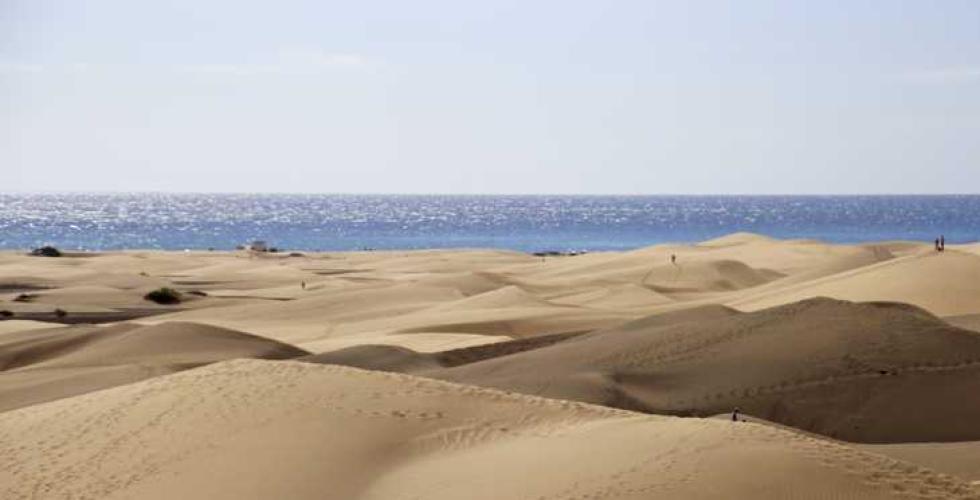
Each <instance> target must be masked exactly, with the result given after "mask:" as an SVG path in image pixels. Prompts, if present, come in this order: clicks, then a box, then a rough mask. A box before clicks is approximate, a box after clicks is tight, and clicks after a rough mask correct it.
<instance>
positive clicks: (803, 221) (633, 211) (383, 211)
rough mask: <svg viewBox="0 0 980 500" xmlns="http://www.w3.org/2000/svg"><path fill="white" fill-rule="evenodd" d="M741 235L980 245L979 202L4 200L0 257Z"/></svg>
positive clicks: (599, 243)
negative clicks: (50, 251) (11, 253)
mask: <svg viewBox="0 0 980 500" xmlns="http://www.w3.org/2000/svg"><path fill="white" fill-rule="evenodd" d="M736 231H751V232H757V233H762V234H766V235H769V236H774V237H779V238H816V239H821V240H826V241H830V242H857V241H869V240H891V239H907V240H924V241H932V239H933V238H935V237H936V236H938V235H939V234H940V233H941V234H944V235H945V236H946V240H947V241H948V242H950V243H955V242H966V241H977V240H980V195H956V196H543V195H542V196H491V195H487V196H443V195H427V196H412V195H280V194H147V193H131V194H0V248H6V249H27V248H32V247H36V246H39V245H42V244H52V245H55V246H58V247H59V248H64V249H88V250H109V249H126V248H128V249H135V248H147V249H149V248H154V249H204V248H215V249H230V248H234V247H235V246H236V245H238V244H242V243H245V242H248V241H251V240H256V239H260V240H266V241H268V242H269V244H270V245H274V246H278V247H280V248H283V249H291V250H292V249H295V250H354V249H362V248H374V249H412V248H461V247H465V248H474V247H489V248H507V249H514V250H527V251H533V250H563V251H569V250H619V249H630V248H637V247H641V246H645V245H651V244H655V243H662V242H695V241H702V240H705V239H709V238H713V237H717V236H721V235H724V234H728V233H732V232H736Z"/></svg>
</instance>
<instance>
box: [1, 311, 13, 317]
mask: <svg viewBox="0 0 980 500" xmlns="http://www.w3.org/2000/svg"><path fill="white" fill-rule="evenodd" d="M13 317H14V312H13V311H8V310H6V309H4V310H3V311H0V318H4V319H6V318H13Z"/></svg>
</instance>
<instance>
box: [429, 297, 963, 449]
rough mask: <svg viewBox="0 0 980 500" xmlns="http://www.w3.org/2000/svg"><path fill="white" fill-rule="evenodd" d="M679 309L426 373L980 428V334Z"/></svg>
mask: <svg viewBox="0 0 980 500" xmlns="http://www.w3.org/2000/svg"><path fill="white" fill-rule="evenodd" d="M709 313H710V316H714V317H709ZM675 314H683V315H686V318H685V316H681V317H680V319H679V320H678V321H674V322H671V321H667V319H669V317H670V315H658V316H652V317H651V318H649V319H647V320H640V321H636V322H632V323H627V324H626V325H623V326H621V327H616V328H612V329H608V330H603V331H598V332H595V333H591V334H587V335H583V336H581V337H578V338H576V339H573V340H570V341H568V342H563V343H560V344H557V345H555V346H552V347H547V348H543V349H538V350H535V351H531V352H526V353H521V354H515V355H513V356H506V357H501V358H497V359H492V360H487V361H482V362H478V363H473V364H470V365H466V366H461V367H458V368H453V369H448V370H444V371H433V372H426V373H427V374H429V375H431V376H435V377H439V378H444V379H447V380H453V381H458V382H465V383H471V384H477V385H487V386H491V387H498V388H504V389H509V390H516V391H520V392H525V393H529V394H536V395H543V396H548V397H556V398H562V399H573V400H580V401H587V402H592V403H598V404H605V405H610V406H617V407H622V408H628V409H637V410H642V411H647V412H652V413H669V414H679V415H692V414H697V415H709V414H714V413H719V412H724V411H730V410H731V409H732V408H734V407H736V406H738V407H741V408H742V409H743V411H745V412H747V413H749V414H752V415H756V416H759V417H762V418H767V419H770V420H773V421H776V422H780V423H783V424H787V425H791V426H794V427H798V428H801V429H804V430H809V431H813V432H818V433H820V434H824V435H828V436H833V437H838V438H842V439H846V440H851V441H866V442H897V441H952V440H965V439H978V438H980V426H977V425H976V422H977V421H980V404H973V403H972V402H971V401H975V398H973V397H972V396H971V394H975V393H976V391H978V390H980V335H977V334H976V333H974V332H971V331H966V330H961V329H958V328H955V327H952V326H949V325H947V324H945V323H943V322H942V321H941V320H939V319H938V318H936V317H934V316H932V315H930V314H929V313H927V312H925V311H922V310H919V309H916V308H914V307H911V306H905V305H898V304H879V303H868V304H853V303H848V302H842V301H836V300H830V299H811V300H808V301H805V302H801V303H798V304H790V305H786V306H780V307H776V308H773V309H769V310H764V311H760V312H756V313H744V314H724V313H722V312H721V311H719V310H716V309H711V308H708V309H700V310H694V311H691V312H687V313H675ZM665 317H666V318H665ZM923 408H928V411H927V412H926V411H922V409H923Z"/></svg>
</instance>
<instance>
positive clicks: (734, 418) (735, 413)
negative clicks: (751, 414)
mask: <svg viewBox="0 0 980 500" xmlns="http://www.w3.org/2000/svg"><path fill="white" fill-rule="evenodd" d="M739 411H741V410H739V409H738V407H737V406H736V407H735V409H734V410H732V422H738V413H739Z"/></svg>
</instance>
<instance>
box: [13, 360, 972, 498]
mask: <svg viewBox="0 0 980 500" xmlns="http://www.w3.org/2000/svg"><path fill="white" fill-rule="evenodd" d="M0 488H2V494H0V495H2V496H3V498H10V499H21V498H24V499H26V498H37V497H43V498H68V497H72V498H211V499H219V498H235V499H241V498H263V499H264V498H291V499H303V498H368V499H371V498H378V499H393V498H427V499H439V498H446V499H459V498H488V499H490V498H492V499H498V498H573V497H578V498H651V497H653V498H677V499H706V498H718V499H731V498H826V499H830V498H834V499H848V498H855V499H856V498H862V499H864V498H873V499H879V498H880V499H884V498H970V497H971V496H972V495H973V493H972V491H971V490H970V488H969V486H968V485H966V484H965V483H962V482H959V481H958V480H956V479H953V478H952V477H949V476H945V475H941V474H937V473H933V472H930V471H928V470H925V469H921V468H919V467H917V466H914V465H910V464H907V463H904V462H899V461H896V460H894V459H890V458H885V457H883V456H880V455H874V454H870V453H866V452H862V451H859V450H857V449H854V448H850V447H846V446H842V445H839V444H835V443H831V442H826V441H822V440H818V439H814V438H809V437H804V436H801V435H798V434H794V433H789V432H786V431H782V430H778V429H773V428H769V427H765V426H761V425H756V424H749V423H732V422H725V421H720V420H706V419H681V418H672V417H657V416H644V415H638V414H633V413H629V412H624V411H618V410H611V409H607V408H601V407H595V406H589V405H584V404H580V403H571V402H563V401H554V400H546V399H540V398H534V397H530V396H520V395H514V394H507V393H502V392H498V391H493V390H488V389H479V388H475V387H467V386H461V385H455V384H448V383H444V382H438V381H433V380H427V379H420V378H415V377H411V376H406V375H396V374H383V373H380V372H368V371H362V370H356V369H352V368H342V367H334V366H319V365H311V364H305V363H296V362H270V361H233V362H226V363H220V364H216V365H211V366H209V367H205V368H200V369H195V370H190V371H186V372H182V373H179V374H175V375H169V376H165V377H159V378H156V379H152V380H148V381H144V382H140V383H136V384H132V385H127V386H124V387H117V388H115V389H111V390H108V391H103V392H99V393H93V394H88V395H84V396H78V397H74V398H69V399H64V400H61V401H57V402H52V403H47V404H41V405H36V406H33V407H30V408H24V409H21V410H15V411H10V412H6V413H3V414H0Z"/></svg>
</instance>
